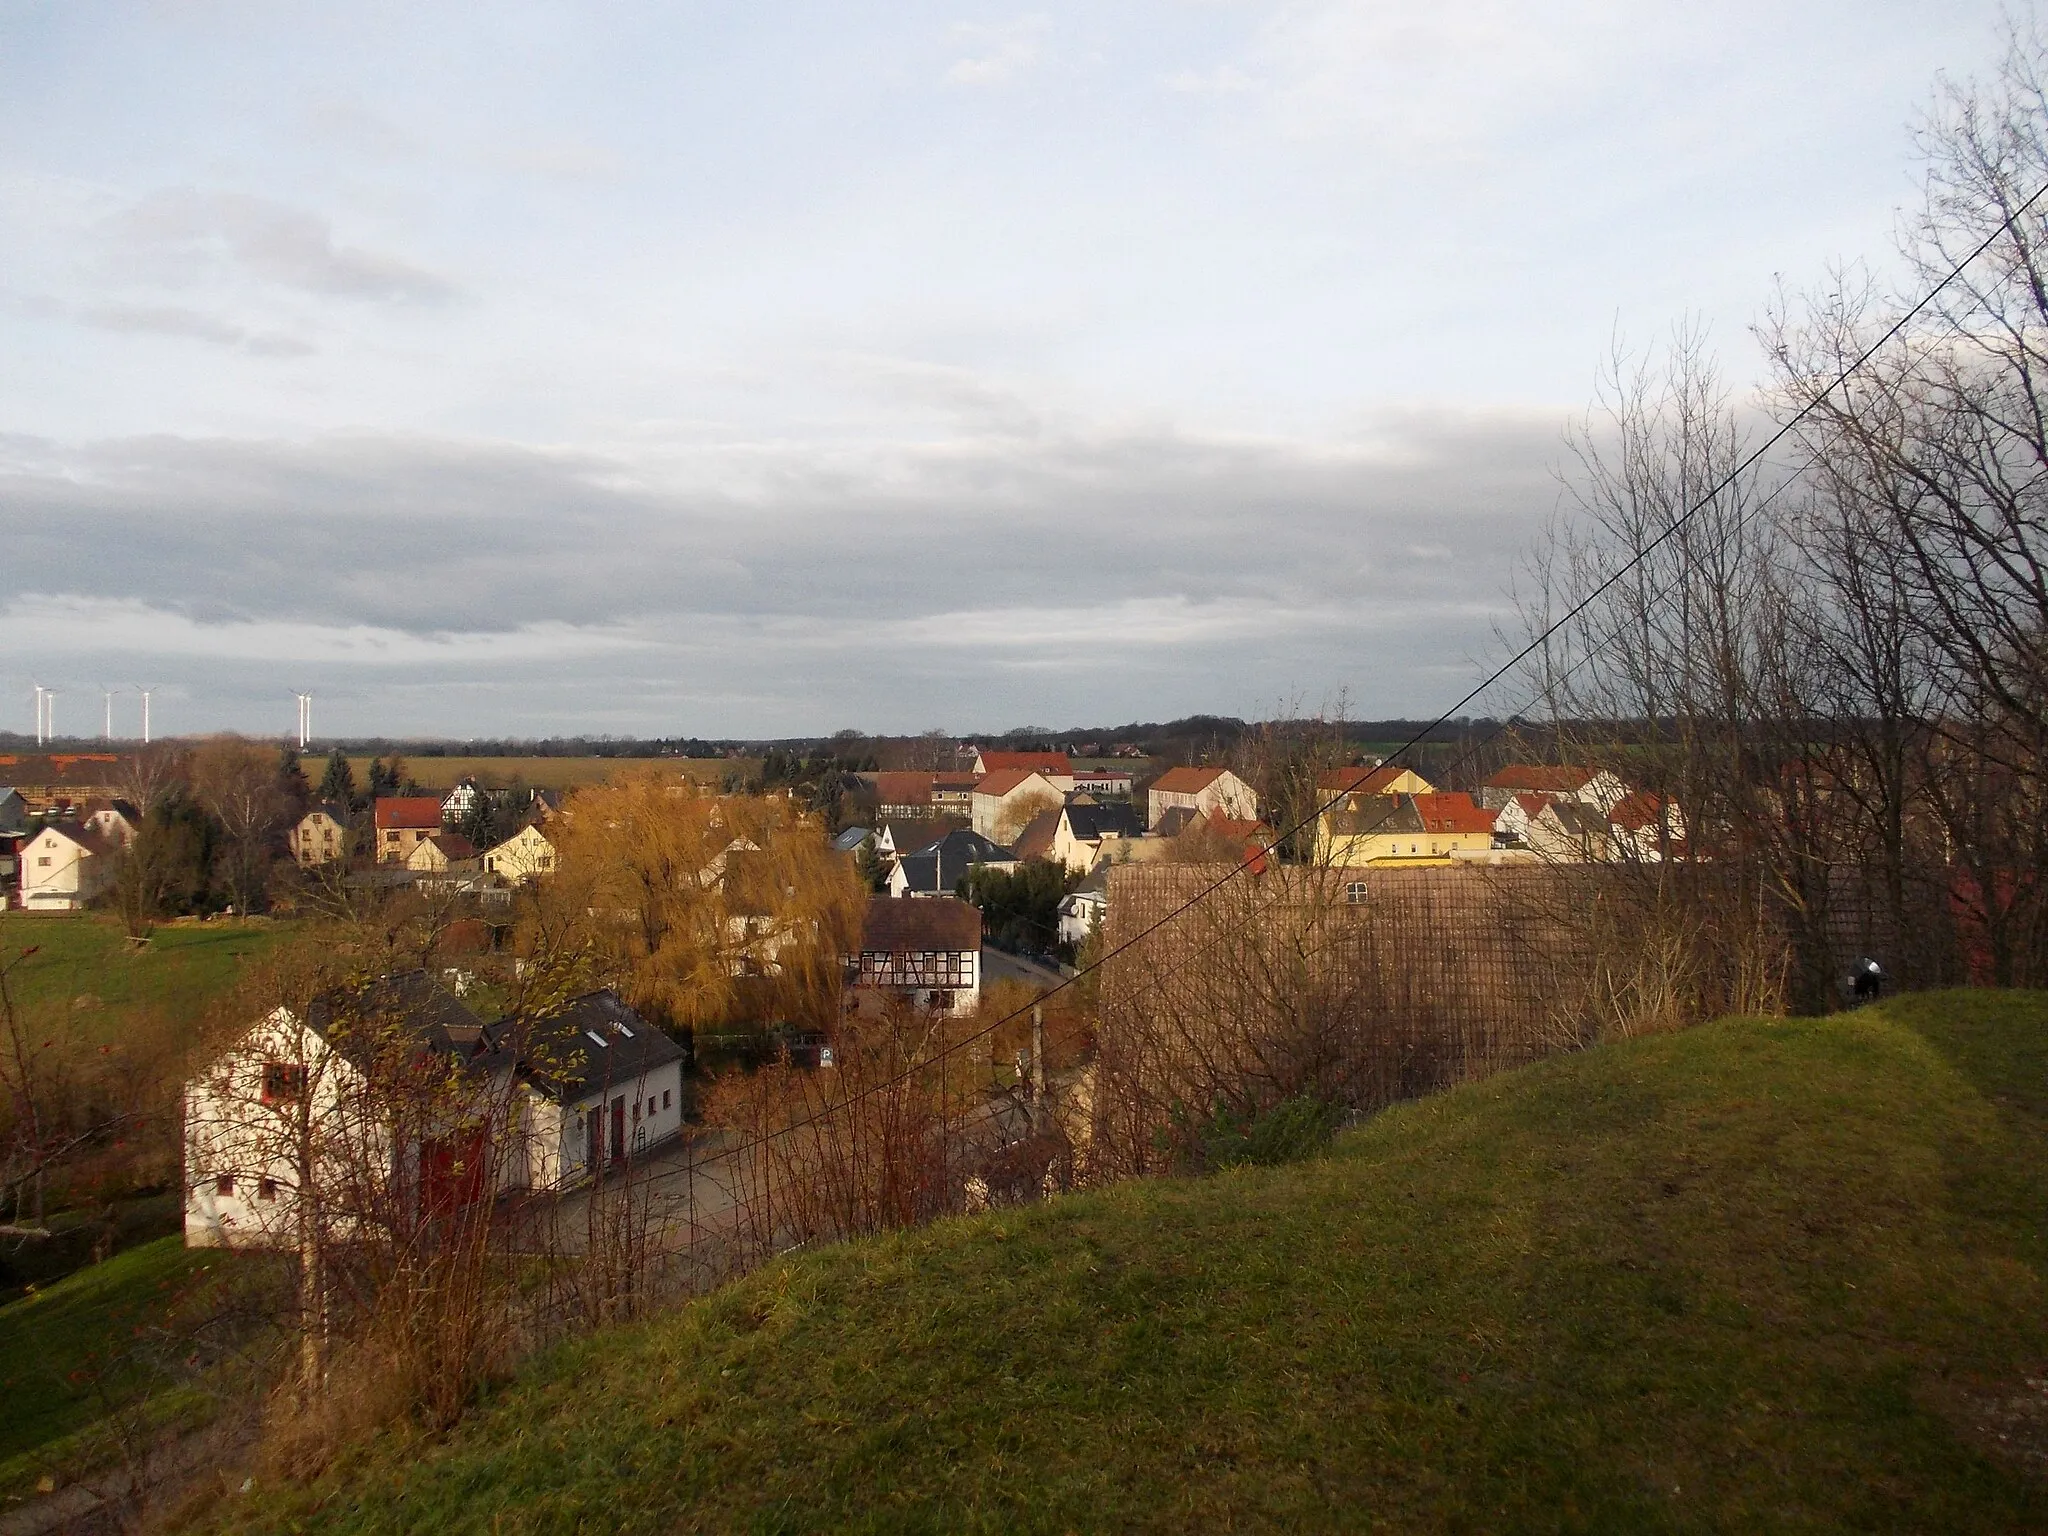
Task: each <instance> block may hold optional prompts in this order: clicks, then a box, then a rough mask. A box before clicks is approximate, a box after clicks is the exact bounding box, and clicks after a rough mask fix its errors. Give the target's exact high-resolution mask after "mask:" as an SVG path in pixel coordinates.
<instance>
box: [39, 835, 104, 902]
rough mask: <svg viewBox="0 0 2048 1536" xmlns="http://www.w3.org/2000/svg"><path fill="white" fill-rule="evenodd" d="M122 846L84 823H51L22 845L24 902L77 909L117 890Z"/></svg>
mask: <svg viewBox="0 0 2048 1536" xmlns="http://www.w3.org/2000/svg"><path fill="white" fill-rule="evenodd" d="M120 863H121V849H120V847H119V846H118V845H117V844H115V843H114V842H112V841H111V840H109V839H108V838H105V837H102V836H101V835H100V834H99V833H97V832H92V831H88V830H87V829H85V828H83V827H64V826H56V825H52V826H47V827H44V828H43V830H42V831H40V832H38V833H36V834H35V836H33V837H31V838H29V839H27V840H26V841H25V842H23V843H22V845H21V904H22V907H23V908H24V909H25V910H27V911H30V912H75V911H77V910H78V909H79V908H81V907H83V906H85V905H87V904H88V903H89V902H91V901H93V900H94V899H96V898H97V897H99V896H102V895H104V894H105V893H106V892H107V891H108V890H110V889H112V887H113V884H114V877H115V876H116V875H117V874H118V873H119V872H120Z"/></svg>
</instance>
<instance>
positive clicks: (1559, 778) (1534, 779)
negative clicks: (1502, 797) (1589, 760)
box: [1486, 763, 1600, 795]
mask: <svg viewBox="0 0 2048 1536" xmlns="http://www.w3.org/2000/svg"><path fill="white" fill-rule="evenodd" d="M1599 771H1600V770H1599V769H1598V768H1557V767H1552V766H1550V765H1548V764H1544V763H1510V764H1509V765H1508V766H1507V767H1505V768H1503V769H1501V770H1500V772H1498V773H1496V774H1495V775H1494V776H1493V777H1492V778H1490V779H1488V780H1487V781H1486V787H1487V788H1488V789H1512V790H1535V791H1536V792H1537V793H1538V794H1546V795H1575V794H1577V793H1578V792H1579V791H1580V790H1582V789H1584V788H1585V787H1586V786H1587V785H1588V784H1590V783H1592V782H1593V776H1594V775H1595V774H1596V773H1598V772H1599Z"/></svg>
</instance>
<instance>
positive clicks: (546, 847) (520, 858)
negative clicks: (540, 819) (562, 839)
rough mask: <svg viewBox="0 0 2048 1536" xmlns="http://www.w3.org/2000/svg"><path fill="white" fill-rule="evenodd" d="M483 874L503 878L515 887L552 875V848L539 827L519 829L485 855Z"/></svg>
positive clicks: (553, 852)
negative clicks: (524, 882)
mask: <svg viewBox="0 0 2048 1536" xmlns="http://www.w3.org/2000/svg"><path fill="white" fill-rule="evenodd" d="M484 870H485V872H486V873H489V874H494V875H502V876H503V877H504V878H505V879H506V880H508V881H510V882H512V883H513V884H515V885H517V884H519V883H521V882H523V881H528V880H538V879H540V877H541V876H543V875H552V874H553V873H554V872H555V845H554V844H553V843H551V842H549V841H548V840H547V838H546V836H545V835H544V834H543V833H542V832H541V830H540V828H539V827H536V826H532V825H528V826H524V827H521V828H520V829H519V830H518V831H517V832H514V833H513V834H512V835H511V836H510V837H508V838H506V839H505V841H503V842H502V843H500V844H498V845H497V846H496V847H495V848H492V849H489V850H487V851H486V852H485V854H484Z"/></svg>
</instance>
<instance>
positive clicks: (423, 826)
mask: <svg viewBox="0 0 2048 1536" xmlns="http://www.w3.org/2000/svg"><path fill="white" fill-rule="evenodd" d="M372 823H373V825H372V836H373V837H374V838H375V844H376V850H377V862H378V863H379V864H404V863H405V862H406V861H407V860H409V859H410V858H411V857H412V855H413V850H414V849H416V848H418V847H419V845H420V844H421V843H423V842H425V841H426V840H427V839H428V838H430V837H439V836H440V835H441V802H440V801H439V800H438V799H436V798H435V797H434V796H432V795H380V796H378V798H377V804H376V808H375V810H374V812H373V813H372Z"/></svg>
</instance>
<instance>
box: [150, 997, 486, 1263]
mask: <svg viewBox="0 0 2048 1536" xmlns="http://www.w3.org/2000/svg"><path fill="white" fill-rule="evenodd" d="M423 1054H424V1055H425V1056H426V1057H427V1058H428V1059H429V1060H442V1061H448V1062H451V1063H453V1064H454V1065H455V1067H456V1069H457V1071H456V1074H455V1076H454V1078H453V1080H452V1082H453V1087H452V1088H450V1087H448V1086H447V1085H448V1084H449V1082H450V1079H447V1078H443V1077H441V1076H440V1074H439V1071H438V1069H437V1068H430V1069H429V1071H428V1072H427V1073H426V1074H423V1075H419V1076H410V1075H408V1072H407V1070H406V1065H409V1064H416V1063H418V1062H419V1061H420V1059H421V1057H422V1055H423ZM514 1065H515V1062H514V1060H513V1057H512V1056H511V1054H510V1053H509V1052H508V1051H506V1050H505V1048H504V1045H503V1041H502V1040H501V1039H500V1038H499V1036H498V1034H497V1032H496V1031H494V1030H491V1029H487V1028H486V1027H485V1026H484V1024H483V1023H482V1022H481V1021H480V1020H479V1019H478V1018H477V1016H476V1015H475V1014H473V1013H471V1012H470V1011H469V1009H467V1008H466V1007H464V1006H463V1005H462V1003H460V1002H459V1001H457V999H456V998H455V997H454V995H453V994H452V993H450V992H448V991H447V990H446V989H445V988H444V987H442V986H441V985H440V984H439V983H438V982H436V981H435V980H433V978H432V977H430V976H429V975H428V974H427V973H426V972H425V971H409V972H405V973H402V974H399V975H395V976H385V977H381V978H379V979H378V980H376V981H374V982H371V983H369V984H367V985H366V986H364V987H361V988H358V989H355V990H351V991H347V992H337V993H332V994H329V995H328V996H326V997H323V998H321V999H319V1000H318V1001H316V1002H315V1003H314V1004H313V1005H312V1006H311V1007H310V1008H308V1009H307V1011H306V1017H305V1018H304V1019H301V1018H299V1017H298V1016H297V1015H295V1014H294V1013H293V1012H292V1011H291V1010H290V1009H287V1008H276V1009H273V1010H272V1011H271V1012H270V1013H269V1014H267V1015H265V1016H264V1017H263V1018H262V1019H260V1020H258V1021H257V1022H256V1023H255V1024H254V1025H252V1026H251V1027H250V1028H249V1029H248V1030H247V1031H246V1032H245V1033H244V1034H243V1035H242V1037H241V1038H240V1039H239V1040H237V1041H235V1042H234V1043H233V1044H232V1045H230V1046H229V1047H228V1048H227V1049H226V1050H224V1051H222V1052H221V1053H220V1054H219V1055H217V1056H215V1057H214V1058H213V1060H212V1061H211V1062H210V1063H209V1064H208V1065H207V1067H206V1068H205V1070H204V1071H202V1072H201V1073H200V1074H199V1075H198V1076H196V1077H194V1078H192V1079H191V1081H189V1082H188V1083H187V1084H186V1085H185V1246H186V1247H188V1248H218V1247H230V1248H251V1247H254V1248H261V1247H289V1246H292V1245H294V1244H296V1243H297V1242H299V1241H300V1240H301V1236H302V1230H301V1226H300V1218H301V1216H302V1214H304V1215H306V1216H307V1219H308V1220H309V1221H315V1222H317V1223H318V1229H319V1231H320V1233H321V1234H322V1235H323V1236H326V1237H332V1238H335V1239H338V1240H342V1241H347V1240H350V1239H352V1238H356V1237H359V1236H361V1235H363V1234H364V1233H365V1231H366V1230H372V1229H376V1228H379V1227H391V1226H397V1225H400V1224H402V1223H404V1222H405V1221H407V1220H409V1219H412V1218H414V1217H417V1216H418V1215H421V1214H423V1213H425V1212H427V1211H429V1210H432V1209H435V1208H438V1207H441V1206H443V1205H447V1206H461V1205H467V1204H469V1203H471V1202H472V1201H474V1200H476V1199H478V1198H483V1197H487V1196H489V1195H491V1194H494V1193H496V1192H497V1190H498V1189H499V1188H502V1187H503V1182H504V1175H505V1173H506V1171H507V1168H508V1164H509V1159H507V1158H506V1157H505V1155H504V1151H505V1147H506V1145H507V1143H508V1140H509V1138H510V1137H511V1135H512V1134H513V1131H514V1128H513V1127H512V1126H511V1124H510V1119H511V1115H510V1106H511V1103H512V1092H513V1075H512V1074H513V1068H514ZM435 1082H438V1083H439V1084H440V1085H441V1086H440V1087H423V1088H421V1089H420V1090H419V1093H418V1095H417V1096H416V1097H414V1096H410V1095H408V1094H407V1093H406V1092H405V1087H406V1085H408V1084H432V1083H435ZM401 1100H405V1103H404V1104H403V1105H401V1102H400V1101H401ZM407 1109H410V1110H411V1111H413V1113H411V1114H407V1113H405V1110H407ZM401 1123H403V1124H405V1125H406V1126H408V1127H409V1128H408V1129H404V1130H401V1129H400V1128H399V1127H400V1125H401ZM308 1202H310V1203H308Z"/></svg>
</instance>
